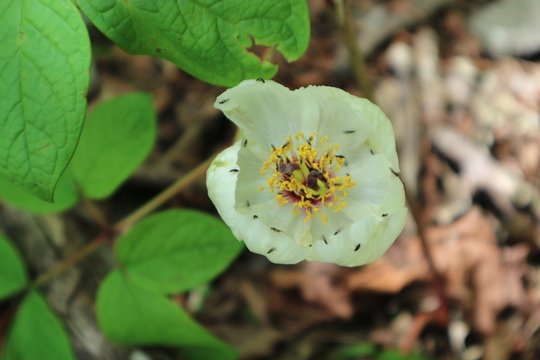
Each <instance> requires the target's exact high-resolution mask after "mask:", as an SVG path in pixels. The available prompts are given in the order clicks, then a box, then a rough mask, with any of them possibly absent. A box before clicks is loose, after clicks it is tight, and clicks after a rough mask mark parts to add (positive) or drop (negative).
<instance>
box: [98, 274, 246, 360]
mask: <svg viewBox="0 0 540 360" xmlns="http://www.w3.org/2000/svg"><path fill="white" fill-rule="evenodd" d="M96 308H97V317H98V323H99V326H100V328H101V330H102V332H103V334H105V336H106V337H107V338H108V339H109V340H111V341H113V342H116V343H119V344H122V345H127V346H131V345H166V346H178V347H180V348H181V351H182V353H183V355H184V356H185V357H182V358H183V359H184V358H185V359H188V360H196V359H200V360H205V359H223V360H227V359H234V358H236V352H235V351H234V350H233V349H231V348H230V347H229V346H228V345H227V344H225V343H223V342H222V341H220V340H218V339H217V338H215V337H214V336H213V335H211V334H210V333H208V331H206V330H205V329H204V328H202V327H201V326H200V325H198V324H197V323H196V322H194V321H193V320H192V319H191V318H190V317H189V316H188V315H187V314H186V313H185V312H184V311H183V310H182V309H181V308H180V307H178V306H177V305H176V304H174V303H173V302H172V301H171V300H169V299H167V298H165V297H163V296H160V295H157V294H153V293H150V292H148V291H145V290H144V289H141V288H140V287H138V286H137V285H135V284H133V283H131V282H129V281H128V280H127V279H126V278H125V277H124V276H122V274H121V273H120V271H118V270H115V271H113V272H111V273H110V274H109V275H108V276H107V278H106V279H105V280H104V281H103V283H102V284H101V285H100V288H99V290H98V295H97V304H96Z"/></svg>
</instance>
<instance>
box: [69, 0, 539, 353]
mask: <svg viewBox="0 0 540 360" xmlns="http://www.w3.org/2000/svg"><path fill="white" fill-rule="evenodd" d="M517 2H519V3H523V4H522V5H517V4H515V3H517ZM350 3H351V4H350V5H351V8H350V9H349V11H348V12H347V14H348V16H350V20H351V25H352V28H353V31H354V34H355V39H356V40H357V44H358V46H359V47H360V49H361V50H362V51H363V52H364V55H365V58H366V59H367V60H366V65H367V69H368V77H369V80H370V82H371V83H372V84H373V88H374V92H375V99H376V102H377V104H378V105H379V106H381V108H382V109H383V111H384V112H385V113H386V114H387V116H388V117H389V118H390V119H391V121H392V123H393V125H394V129H395V133H396V138H397V145H398V154H399V156H400V162H401V168H402V180H403V181H404V183H405V184H406V188H407V192H408V199H409V204H408V206H409V208H410V209H411V211H410V213H411V215H414V216H411V217H410V219H409V221H408V223H407V225H406V227H405V230H404V231H403V233H402V235H401V236H400V237H399V238H398V239H397V241H396V242H395V244H394V245H393V246H392V247H391V248H390V250H389V251H388V252H387V253H386V254H385V255H384V256H383V257H382V258H381V259H379V260H377V261H375V262H373V263H371V264H368V265H366V266H362V267H357V268H343V267H339V266H336V265H332V264H320V263H301V264H298V265H295V266H278V265H274V264H271V263H269V262H268V260H267V259H266V258H264V257H262V256H259V255H255V254H252V253H250V252H248V251H245V252H244V253H242V255H241V256H240V257H239V258H238V259H237V260H236V261H235V262H234V263H233V264H232V265H231V267H230V268H229V269H228V270H227V271H226V272H225V273H223V274H222V275H221V276H220V277H219V278H218V279H216V280H215V281H214V282H213V283H211V284H209V285H208V286H205V287H203V288H200V289H196V290H195V291H191V292H190V293H188V294H186V295H182V296H179V297H178V301H179V302H180V303H182V304H183V305H184V306H185V307H186V308H187V309H188V310H189V311H190V313H191V314H192V315H193V316H194V317H195V318H196V319H198V320H199V321H200V322H201V323H202V324H203V325H204V326H206V327H207V328H208V329H209V330H210V331H212V332H213V333H214V334H216V335H217V336H218V337H220V338H222V339H224V340H225V341H227V342H229V343H230V344H232V345H233V346H234V347H235V348H237V349H238V350H239V351H240V354H241V357H242V359H246V360H264V359H273V360H289V359H290V360H293V359H294V360H304V359H306V360H307V359H312V360H318V359H321V360H325V359H464V360H474V359H482V358H484V359H538V358H540V331H539V328H540V115H539V111H540V40H539V38H538V35H537V34H539V33H540V29H538V21H537V19H538V16H536V15H535V14H538V13H539V12H540V3H539V2H534V0H533V1H530V0H515V1H480V0H477V1H468V2H466V1H450V0H392V1H390V0H389V1H375V0H367V1H356V2H354V1H351V2H350ZM505 3H513V4H514V7H513V9H514V10H512V11H510V10H508V9H507V8H505V6H507V5H505ZM331 4H332V2H331V1H324V0H313V1H309V5H310V16H311V22H312V34H311V41H310V44H309V47H308V50H307V52H306V54H305V55H304V56H303V57H302V58H301V59H300V60H298V61H296V62H294V63H287V62H286V61H285V60H284V59H282V58H281V57H280V55H279V54H278V53H275V54H273V55H271V56H273V58H272V60H273V61H275V62H277V63H278V64H279V69H280V70H279V72H278V74H277V75H276V77H275V78H274V80H276V81H278V82H280V83H282V84H284V85H285V86H288V87H289V88H291V89H295V88H298V87H302V86H308V85H329V86H335V87H339V88H342V89H345V90H347V91H349V92H350V93H352V94H355V95H358V96H362V95H363V94H362V92H361V91H360V90H359V87H358V85H357V83H356V82H355V78H354V76H353V73H352V69H351V66H350V61H349V52H348V50H347V48H346V46H345V45H344V42H343V41H342V34H341V33H340V31H339V27H338V24H337V22H336V16H335V11H334V8H333V7H332V5H331ZM524 4H528V5H524ZM527 6H528V7H527ZM520 7H523V8H526V9H527V11H526V13H525V14H524V13H523V12H519V11H517V10H515V9H518V8H520ZM513 11H514V12H513ZM539 16H540V15H539ZM517 19H519V20H517ZM493 24H498V27H497V29H492V28H490V26H492V25H493ZM501 34H502V35H501ZM92 36H93V43H95V44H98V45H99V48H98V49H97V50H96V51H97V52H96V58H95V64H94V65H95V66H94V80H93V84H92V88H91V93H90V100H91V101H90V107H91V106H92V105H93V104H95V103H97V102H98V101H100V100H103V99H107V98H110V97H112V96H115V95H118V94H121V93H124V92H128V91H135V90H138V91H148V92H150V93H152V95H153V96H154V105H155V108H156V109H157V113H158V118H159V139H158V144H157V146H156V148H155V150H154V152H153V153H152V154H151V156H150V157H149V159H148V160H147V161H146V162H145V164H144V166H143V167H141V168H140V169H139V170H138V171H137V172H136V174H135V175H134V176H133V177H132V179H130V180H129V181H128V182H127V183H126V184H125V185H124V186H123V187H122V189H121V190H120V191H119V192H118V193H117V194H116V195H115V196H113V197H112V198H111V199H109V200H107V201H104V202H101V203H99V204H98V205H99V207H100V208H101V209H102V210H103V211H104V212H105V213H106V214H108V216H110V217H111V218H112V219H115V218H117V219H120V218H121V217H122V216H123V215H124V214H126V213H127V212H128V211H129V210H130V209H133V208H134V206H137V205H139V204H142V203H143V202H144V201H146V200H147V199H149V198H150V197H151V196H153V195H154V194H156V193H158V192H159V191H160V190H162V189H163V188H165V187H166V186H167V185H169V184H171V183H172V182H174V181H175V180H176V179H178V178H179V177H180V176H182V175H183V174H185V173H187V172H188V171H189V170H191V169H192V168H194V167H195V166H197V165H198V164H199V163H202V162H203V161H205V160H206V159H207V158H208V157H210V156H212V155H213V154H214V153H215V152H216V151H218V150H219V149H221V148H223V147H225V146H227V145H229V144H230V143H231V141H232V140H233V137H234V135H235V128H234V125H233V124H232V123H230V122H229V121H228V120H227V119H226V118H225V117H224V116H223V115H222V114H221V113H220V112H219V111H218V110H216V109H214V107H213V103H214V101H215V98H216V97H217V96H218V95H219V94H220V93H221V92H223V91H224V90H225V89H224V88H219V87H216V86H212V85H209V84H206V83H204V82H201V81H199V80H197V79H195V78H193V77H191V76H189V75H188V74H186V73H184V72H182V71H180V70H178V69H177V68H176V67H175V66H174V65H172V64H170V63H168V62H166V61H164V60H161V59H156V58H152V57H148V56H133V55H128V54H126V53H124V52H123V51H121V50H120V49H118V48H117V47H115V46H114V45H112V44H111V43H110V42H109V41H108V40H107V39H105V38H103V36H102V35H100V34H99V33H97V31H96V32H95V33H93V35H92ZM535 38H536V39H535ZM508 39H510V40H508ZM252 50H253V51H254V52H256V53H259V54H260V55H261V56H266V54H265V51H266V50H265V49H260V48H258V47H255V48H254V49H252ZM167 206H172V207H177V206H181V207H187V208H194V209H199V210H203V211H206V212H209V213H212V214H216V212H215V209H214V207H213V205H212V203H211V202H210V200H209V199H208V197H207V195H206V188H205V184H204V179H203V178H201V179H199V180H198V181H197V182H195V183H194V184H193V185H192V186H191V187H190V188H189V189H187V190H184V191H183V192H182V193H180V194H178V196H176V197H175V198H174V199H173V201H171V202H170V203H169V204H167ZM80 218H83V219H84V216H81V215H79V217H78V219H79V220H80ZM86 223H87V222H86V220H84V221H83V224H84V225H79V229H80V228H81V227H82V228H86V227H87V225H86ZM96 276H98V277H99V275H96ZM94 290H95V288H90V290H89V291H90V292H91V291H94ZM138 351H141V353H140V354H142V353H144V354H151V355H150V356H151V358H152V359H169V358H170V357H169V352H168V350H166V349H158V348H152V349H142V350H138ZM124 355H126V354H124ZM118 356H119V357H118V358H123V357H120V355H118ZM126 356H127V355H126ZM131 356H132V358H133V353H131ZM141 356H142V355H141ZM104 358H105V357H104ZM111 358H112V357H111ZM96 359H97V357H96Z"/></svg>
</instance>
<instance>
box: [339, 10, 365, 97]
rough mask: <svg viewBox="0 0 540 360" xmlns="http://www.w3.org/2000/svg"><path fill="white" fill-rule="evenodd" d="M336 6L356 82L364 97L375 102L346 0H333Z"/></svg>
mask: <svg viewBox="0 0 540 360" xmlns="http://www.w3.org/2000/svg"><path fill="white" fill-rule="evenodd" d="M333 1H334V6H335V7H336V18H337V22H338V25H339V28H340V30H341V36H342V38H343V43H344V44H345V47H346V48H347V51H348V53H349V57H350V62H351V67H352V69H353V72H354V76H355V78H356V83H357V84H358V87H359V88H360V91H362V93H363V94H364V97H365V98H366V99H368V100H369V101H371V102H373V103H374V102H375V96H374V93H373V87H372V85H371V81H370V80H369V77H368V74H367V71H366V63H365V61H364V55H363V54H362V51H361V50H360V48H359V47H358V45H357V44H356V41H355V38H354V33H353V28H352V26H351V22H350V17H349V16H348V15H347V13H348V12H347V11H345V5H346V4H345V0H333Z"/></svg>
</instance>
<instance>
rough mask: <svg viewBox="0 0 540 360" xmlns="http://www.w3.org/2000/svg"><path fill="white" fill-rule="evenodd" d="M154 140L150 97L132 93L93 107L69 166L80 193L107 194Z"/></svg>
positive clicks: (142, 157) (137, 161)
mask: <svg viewBox="0 0 540 360" xmlns="http://www.w3.org/2000/svg"><path fill="white" fill-rule="evenodd" d="M155 139H156V115H155V111H154V108H153V106H152V97H151V96H150V95H149V94H144V93H132V94H127V95H122V96H118V97H115V98H113V99H111V100H108V101H105V102H103V103H101V104H99V105H98V106H96V107H95V108H94V109H93V110H92V111H91V112H90V114H89V115H88V117H87V119H86V123H85V125H84V129H83V132H82V135H81V140H80V142H79V146H78V147H77V151H76V152H75V155H74V156H73V160H72V164H71V165H70V169H71V171H72V174H73V178H74V180H75V182H76V183H77V185H78V186H79V187H80V188H81V190H82V192H83V193H84V194H85V195H86V196H88V197H89V198H93V199H102V198H105V197H107V196H109V195H110V194H111V193H112V192H113V191H114V190H116V188H117V187H118V186H119V185H120V184H121V183H122V182H124V180H126V179H127V178H128V177H129V175H131V173H132V172H133V171H134V170H135V169H136V168H137V167H138V166H139V165H140V164H141V163H142V161H143V160H144V159H145V158H146V157H147V156H148V153H149V152H150V150H151V149H152V146H153V144H154V141H155Z"/></svg>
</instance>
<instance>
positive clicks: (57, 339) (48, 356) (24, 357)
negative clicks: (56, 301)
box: [0, 291, 75, 360]
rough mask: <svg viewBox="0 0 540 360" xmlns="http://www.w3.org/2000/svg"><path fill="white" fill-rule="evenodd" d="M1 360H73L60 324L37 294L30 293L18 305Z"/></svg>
mask: <svg viewBox="0 0 540 360" xmlns="http://www.w3.org/2000/svg"><path fill="white" fill-rule="evenodd" d="M0 359H1V360H37V359H39V360H74V359H75V357H74V356H73V352H72V350H71V346H70V344H69V339H68V336H67V334H66V332H65V330H64V328H63V326H62V324H61V323H60V321H59V320H58V319H57V318H56V316H55V315H54V314H53V313H52V312H51V310H50V309H49V307H48V306H47V304H46V303H45V300H44V299H43V297H42V296H41V295H40V294H39V293H37V292H35V291H31V292H30V293H28V295H27V296H26V297H25V298H24V300H23V301H22V303H21V304H20V305H19V309H18V310H17V314H16V315H15V319H14V322H13V325H12V326H11V329H10V331H9V333H8V337H7V342H6V344H5V349H4V352H3V353H2V354H1V355H0Z"/></svg>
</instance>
